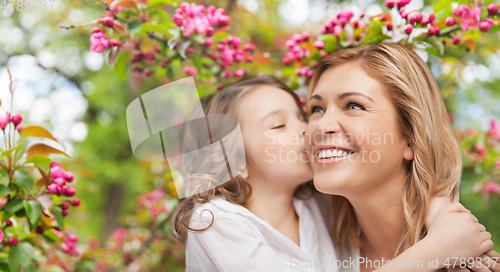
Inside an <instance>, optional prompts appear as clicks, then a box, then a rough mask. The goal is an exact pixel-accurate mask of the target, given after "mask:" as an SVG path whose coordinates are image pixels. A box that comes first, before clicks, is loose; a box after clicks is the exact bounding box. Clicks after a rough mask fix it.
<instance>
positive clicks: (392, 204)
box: [306, 43, 500, 271]
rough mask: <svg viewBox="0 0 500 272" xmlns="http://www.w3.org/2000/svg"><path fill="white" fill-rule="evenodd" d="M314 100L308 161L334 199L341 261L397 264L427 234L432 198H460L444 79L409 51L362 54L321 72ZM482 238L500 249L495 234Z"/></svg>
mask: <svg viewBox="0 0 500 272" xmlns="http://www.w3.org/2000/svg"><path fill="white" fill-rule="evenodd" d="M308 101H309V105H308V107H309V110H310V112H311V116H310V120H309V124H308V128H307V130H306V142H307V145H308V149H307V151H308V157H309V160H310V162H311V167H312V169H313V171H314V185H315V187H316V188H317V189H318V190H319V191H321V192H323V193H327V194H332V195H334V196H333V204H332V218H331V220H332V221H331V222H332V224H331V231H332V236H333V237H332V239H333V241H334V243H335V245H336V249H339V248H341V249H343V250H342V252H339V253H338V254H337V256H338V257H340V256H344V258H346V257H347V256H351V257H357V256H360V257H363V258H365V259H364V260H382V259H385V260H387V259H393V258H394V257H395V256H397V255H399V254H400V253H401V252H403V251H404V250H406V249H408V248H409V247H411V246H412V245H414V244H415V243H417V242H418V241H419V240H421V239H422V238H423V237H424V236H425V235H426V232H427V229H426V226H425V220H426V216H427V214H428V209H429V203H430V199H431V198H432V197H435V196H449V197H450V198H451V199H453V198H454V197H456V194H457V192H458V185H459V181H460V175H461V167H462V165H461V158H460V150H459V145H458V143H457V140H456V138H455V135H454V131H453V129H452V127H451V124H450V123H449V121H448V119H447V112H446V108H445V105H444V103H443V99H442V97H441V95H440V92H439V89H438V86H437V84H436V81H435V79H434V78H433V76H432V74H431V72H430V71H429V69H428V67H427V65H426V64H425V63H424V62H423V61H422V60H421V59H420V58H419V57H418V56H417V55H416V54H414V53H413V52H412V51H411V50H409V49H408V48H406V47H404V46H401V45H398V44H389V43H382V44H376V45H365V46H359V47H355V48H349V49H345V50H341V51H338V52H336V53H334V54H332V55H330V56H327V57H326V58H324V59H323V60H322V61H321V62H320V63H319V64H318V67H317V69H316V70H315V72H314V75H313V77H312V79H311V83H310V85H309V90H308ZM450 231H451V232H452V231H454V228H450ZM473 231H478V232H482V234H481V235H480V237H481V238H480V239H482V240H483V241H484V243H481V246H480V247H479V248H477V250H480V252H486V251H488V250H491V249H492V247H493V244H492V242H491V241H490V240H489V239H490V238H491V235H490V234H489V233H487V232H484V229H474V230H473ZM489 254H491V255H494V254H495V253H494V252H489ZM478 256H479V255H478ZM340 258H341V257H340ZM481 258H483V259H485V262H488V261H492V260H491V258H490V257H489V256H487V255H483V256H482V257H481ZM439 261H440V262H441V261H445V260H439ZM452 263H453V262H452ZM474 264H475V265H477V266H479V265H480V263H479V262H474ZM499 266H500V265H498V264H497V267H499ZM351 268H352V267H351ZM373 269H374V267H370V264H368V263H366V262H365V263H363V262H361V263H360V267H357V268H353V271H357V270H361V271H371V270H373Z"/></svg>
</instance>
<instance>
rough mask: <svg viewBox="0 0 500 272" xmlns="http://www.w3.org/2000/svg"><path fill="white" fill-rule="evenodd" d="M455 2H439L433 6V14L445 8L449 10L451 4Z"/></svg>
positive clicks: (443, 0) (444, 0)
mask: <svg viewBox="0 0 500 272" xmlns="http://www.w3.org/2000/svg"><path fill="white" fill-rule="evenodd" d="M452 2H456V0H440V1H438V2H437V3H436V5H435V6H434V13H435V14H436V13H438V12H440V11H441V10H443V9H445V8H451V3H452Z"/></svg>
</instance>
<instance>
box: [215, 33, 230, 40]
mask: <svg viewBox="0 0 500 272" xmlns="http://www.w3.org/2000/svg"><path fill="white" fill-rule="evenodd" d="M228 36H229V33H228V32H225V31H221V32H218V33H215V35H214V36H213V37H212V40H213V41H214V42H218V41H220V40H224V39H225V38H227V37H228Z"/></svg>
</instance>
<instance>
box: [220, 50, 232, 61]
mask: <svg viewBox="0 0 500 272" xmlns="http://www.w3.org/2000/svg"><path fill="white" fill-rule="evenodd" d="M220 57H221V59H222V61H223V62H224V63H225V64H227V65H230V64H231V63H232V62H233V50H231V49H226V50H224V52H222V54H221V56H220Z"/></svg>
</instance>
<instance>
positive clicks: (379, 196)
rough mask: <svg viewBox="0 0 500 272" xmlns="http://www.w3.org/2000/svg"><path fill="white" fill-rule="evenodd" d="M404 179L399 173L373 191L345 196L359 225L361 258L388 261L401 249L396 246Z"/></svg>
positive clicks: (401, 225) (401, 224)
mask: <svg viewBox="0 0 500 272" xmlns="http://www.w3.org/2000/svg"><path fill="white" fill-rule="evenodd" d="M405 178H406V175H403V174H402V175H399V176H397V177H394V178H393V179H391V180H388V181H387V182H384V184H383V185H382V186H377V188H376V190H373V189H371V190H366V191H364V192H363V193H359V194H356V195H354V196H349V197H347V198H348V199H349V201H350V202H351V204H352V206H353V208H354V211H355V213H356V218H357V220H358V223H359V226H360V228H361V237H360V238H361V257H366V258H368V259H371V260H372V261H374V260H377V259H378V260H381V259H382V258H384V260H388V259H393V257H394V256H395V255H399V253H400V252H401V251H400V250H401V248H399V249H398V247H399V244H400V241H401V237H402V236H403V234H404V230H405V225H404V212H403V203H402V199H401V192H402V189H403V184H404V179H405ZM396 251H398V252H396ZM396 253H397V254H396Z"/></svg>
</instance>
